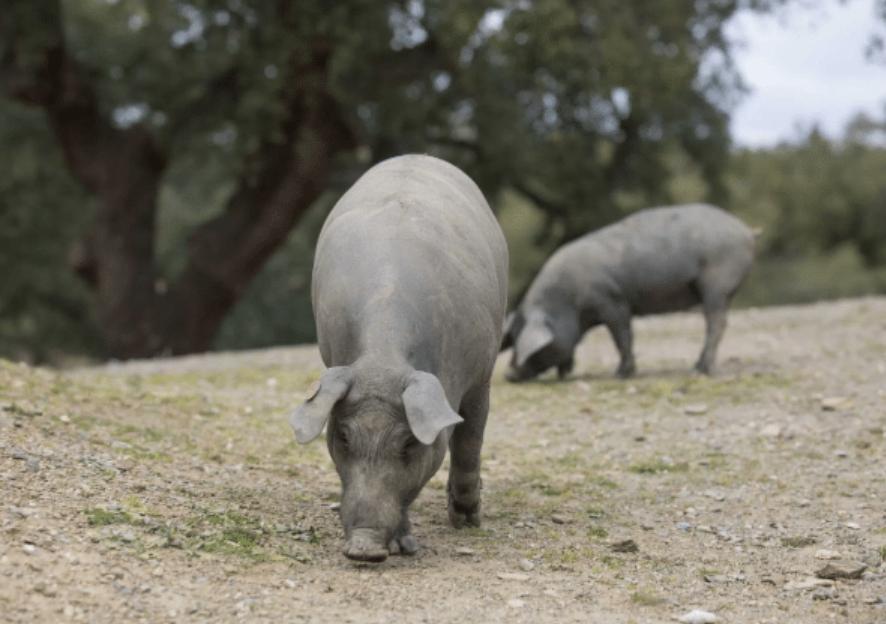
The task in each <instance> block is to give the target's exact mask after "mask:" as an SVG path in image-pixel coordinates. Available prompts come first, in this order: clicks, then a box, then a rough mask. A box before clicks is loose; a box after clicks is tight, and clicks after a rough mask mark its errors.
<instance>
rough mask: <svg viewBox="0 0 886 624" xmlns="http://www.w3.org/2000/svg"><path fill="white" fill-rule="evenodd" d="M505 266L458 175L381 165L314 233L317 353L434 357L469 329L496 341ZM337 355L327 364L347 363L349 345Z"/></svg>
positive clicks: (467, 182)
mask: <svg viewBox="0 0 886 624" xmlns="http://www.w3.org/2000/svg"><path fill="white" fill-rule="evenodd" d="M507 262H508V255H507V245H506V243H505V239H504V235H503V234H502V232H501V228H500V227H499V225H498V222H497V221H496V219H495V217H494V215H493V214H492V211H491V210H490V208H489V205H488V204H487V203H486V200H485V199H484V197H483V194H482V192H481V191H480V189H479V188H477V186H476V184H474V182H473V181H472V180H471V179H470V178H469V177H468V176H467V175H465V174H464V173H463V172H462V171H461V170H459V169H458V168H456V167H454V166H452V165H450V164H449V163H446V162H444V161H442V160H439V159H437V158H433V157H430V156H420V155H408V156H400V157H396V158H392V159H389V160H386V161H384V162H382V163H379V164H378V165H376V166H375V167H373V168H372V169H370V170H369V171H367V172H366V173H365V174H364V175H363V176H362V177H361V178H360V179H359V180H358V181H357V182H356V183H355V184H354V186H352V187H351V188H350V189H349V190H348V192H347V193H345V194H344V195H343V196H342V198H341V199H340V200H339V202H338V203H337V204H336V206H335V207H334V208H333V210H332V212H331V213H330V215H329V217H328V219H327V221H326V223H325V224H324V226H323V230H322V231H321V233H320V238H319V240H318V243H317V250H316V254H315V262H314V272H313V284H312V298H313V301H314V308H315V317H316V320H317V329H318V334H319V339H320V342H321V350H324V345H323V343H324V342H328V341H339V342H340V341H342V340H345V341H347V340H349V339H350V340H351V341H352V342H353V339H354V338H355V336H354V334H355V333H358V334H361V335H360V336H359V337H357V338H359V340H361V341H362V342H363V343H364V344H363V346H367V345H366V344H365V343H366V342H367V341H369V342H371V341H372V340H377V341H379V342H385V343H388V344H400V345H401V346H402V347H403V348H404V349H407V350H410V351H423V350H424V351H426V350H427V349H437V350H438V351H439V349H440V348H441V347H440V343H441V340H443V341H445V339H449V341H450V344H453V341H454V340H455V339H456V338H460V337H462V336H463V335H464V334H465V333H470V332H472V331H476V330H475V329H471V327H470V324H471V323H474V324H475V325H479V326H481V327H484V328H485V329H486V330H488V331H492V332H493V334H494V332H495V331H500V329H495V328H496V327H497V326H500V324H501V318H502V317H503V315H504V310H505V305H506V297H507ZM374 318H377V319H378V320H377V321H375V322H373V321H372V319H374ZM367 332H368V335H367ZM385 334H387V335H385ZM348 337H350V338H348ZM469 338H470V337H469ZM490 340H491V341H494V339H492V338H491V339H490ZM481 342H482V340H481ZM424 343H427V344H424ZM432 343H433V344H432ZM333 346H334V345H333ZM369 347H370V348H372V347H380V345H369ZM461 348H462V347H455V346H453V350H457V349H461ZM334 350H335V349H332V348H330V349H329V351H330V356H332V353H331V352H332V351H334ZM342 350H343V352H347V354H345V355H342V357H332V359H333V360H338V359H342V358H344V359H348V358H349V357H352V356H353V353H352V345H347V346H344V347H343V348H342ZM468 350H470V349H468ZM444 355H445V354H440V353H439V352H438V353H437V357H442V356H444ZM336 363H337V362H336Z"/></svg>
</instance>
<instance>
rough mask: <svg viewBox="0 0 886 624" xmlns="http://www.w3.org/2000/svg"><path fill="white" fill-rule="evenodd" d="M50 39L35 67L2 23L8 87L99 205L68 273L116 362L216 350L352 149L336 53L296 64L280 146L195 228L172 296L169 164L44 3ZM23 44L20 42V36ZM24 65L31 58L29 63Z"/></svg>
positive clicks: (48, 0)
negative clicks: (120, 117)
mask: <svg viewBox="0 0 886 624" xmlns="http://www.w3.org/2000/svg"><path fill="white" fill-rule="evenodd" d="M39 10H40V11H42V12H43V15H44V17H45V19H44V21H43V23H44V25H45V26H46V27H47V32H48V34H49V36H47V37H46V38H45V39H43V40H42V45H43V48H41V49H40V50H39V52H40V54H39V55H38V58H40V59H41V61H40V62H38V63H36V64H35V63H33V61H32V59H33V58H34V55H33V52H34V50H33V49H30V50H28V52H29V54H22V55H19V54H18V52H19V49H18V46H21V47H22V48H25V47H27V44H26V43H22V41H17V40H16V36H21V35H22V33H19V32H16V30H15V27H14V26H15V18H16V16H15V15H12V20H11V21H7V20H6V19H4V16H3V15H0V32H10V31H11V33H12V43H11V44H6V46H5V48H3V49H0V84H2V88H3V90H4V91H6V92H7V93H8V94H9V95H10V96H12V97H14V98H16V99H18V100H20V101H22V102H25V103H27V104H31V105H35V106H39V107H41V108H42V109H43V110H44V111H45V112H46V114H47V118H48V119H49V122H50V126H51V128H52V130H53V132H54V133H55V135H56V137H57V140H58V142H59V145H60V146H61V148H62V150H63V152H64V156H65V160H66V162H67V164H68V167H69V169H70V170H71V172H72V174H73V175H74V176H75V177H76V178H77V179H78V180H80V182H81V183H82V184H83V185H84V186H85V187H86V188H87V189H88V190H89V191H91V192H92V193H93V194H94V195H95V196H96V197H97V199H98V210H97V214H96V218H95V221H94V223H93V225H92V227H91V228H90V231H89V232H88V233H87V234H86V235H85V236H84V237H83V238H82V240H80V241H79V242H78V243H77V244H76V246H75V247H74V249H73V250H72V253H71V265H72V268H73V269H74V270H75V271H76V272H77V273H78V274H79V275H80V276H81V277H83V278H84V279H85V280H86V281H87V282H88V283H89V284H90V285H91V286H92V287H93V288H94V289H95V293H96V299H95V301H96V310H97V316H98V321H99V330H100V331H101V333H102V335H103V336H104V338H105V342H106V348H107V351H108V353H109V355H111V356H113V357H117V358H135V357H150V356H154V355H161V354H169V353H172V354H180V353H191V352H196V351H203V350H206V349H208V348H209V347H210V346H211V344H212V340H213V337H214V336H215V334H216V333H217V331H218V329H219V326H220V325H221V323H222V321H223V319H224V318H225V316H226V315H227V313H228V312H229V311H230V309H231V307H232V306H233V305H234V304H235V303H236V301H237V300H238V299H239V298H240V296H241V295H242V294H243V292H244V290H245V289H246V287H247V285H248V284H249V282H250V281H251V280H252V278H253V277H254V276H255V274H256V273H257V272H258V271H259V270H260V269H261V267H262V266H263V264H264V262H265V261H266V260H267V259H268V257H269V256H270V255H271V254H272V253H273V252H274V251H275V250H276V249H277V248H278V247H279V246H280V245H281V244H282V243H283V242H284V241H285V240H286V237H287V236H288V234H289V232H290V231H291V230H292V228H293V227H294V226H295V224H296V223H297V222H298V220H299V218H300V217H301V216H302V215H303V214H304V213H305V212H306V211H307V210H308V208H309V207H310V206H311V204H312V203H313V202H314V200H315V199H316V198H317V197H318V196H319V194H320V193H321V192H322V190H323V189H324V188H325V186H326V182H327V179H328V176H329V172H330V167H331V163H332V159H333V157H334V156H335V154H336V153H337V152H340V151H342V150H344V149H348V148H350V147H352V146H353V136H352V134H351V133H350V131H349V129H348V128H347V126H346V124H345V123H344V122H343V121H342V116H341V114H340V112H339V110H338V106H337V103H336V102H335V100H334V98H333V97H332V96H331V95H330V94H329V93H328V91H327V89H326V74H327V64H328V56H329V52H328V50H326V49H324V48H322V47H318V48H317V49H316V50H314V52H313V54H311V55H309V58H308V59H307V60H305V59H304V58H303V57H295V56H294V57H293V61H292V67H290V71H291V73H292V76H291V80H290V81H289V84H290V85H292V86H291V87H290V88H289V90H288V91H287V92H286V93H284V94H283V95H282V97H283V104H284V106H285V110H286V111H287V113H286V119H285V122H284V124H283V128H282V139H280V140H277V141H271V140H267V141H265V142H264V143H263V144H262V145H261V146H260V148H259V149H258V150H257V152H256V153H255V154H254V155H253V156H252V157H251V159H250V160H249V162H248V163H247V165H248V166H247V167H246V169H248V170H249V173H248V174H244V175H243V176H242V178H241V180H240V183H239V185H238V187H237V190H236V191H235V192H234V194H233V195H232V197H231V199H230V201H229V202H228V205H227V208H226V210H225V212H224V213H223V214H221V215H219V216H218V217H216V218H214V219H212V220H210V221H208V222H207V223H205V224H203V225H202V226H200V227H198V228H197V230H196V231H195V232H194V234H193V235H192V237H191V239H190V242H189V248H188V262H187V264H186V266H185V268H184V270H183V271H182V273H181V275H180V276H178V278H177V279H176V280H175V281H174V283H173V284H172V285H171V287H169V288H168V289H160V288H158V285H157V283H156V272H155V264H154V242H155V240H154V239H155V227H156V224H155V220H156V214H157V200H158V195H159V189H160V184H161V181H162V177H163V174H164V171H165V170H166V156H165V154H164V153H163V152H162V150H161V149H160V148H159V147H158V145H157V144H156V142H155V140H154V138H153V137H152V136H151V134H150V133H149V132H148V131H147V129H146V128H144V127H141V126H135V127H132V128H128V129H120V128H117V127H115V126H114V125H113V124H112V123H111V122H110V121H109V120H108V119H106V118H105V117H104V116H103V115H102V112H101V108H100V106H99V105H98V102H97V96H96V91H95V88H94V86H93V84H92V83H91V82H90V81H89V80H88V79H87V77H86V75H85V72H83V71H82V70H81V68H79V67H78V66H77V63H76V61H75V60H74V59H73V58H72V57H71V56H70V55H69V54H68V53H67V50H66V49H65V46H64V39H63V36H62V29H61V13H60V9H59V4H58V2H57V0H45V2H44V3H43V4H41V5H40V6H39ZM22 39H24V37H22ZM19 56H25V57H28V58H29V59H30V60H29V63H30V64H29V65H27V66H24V65H25V64H24V63H22V62H20V59H19Z"/></svg>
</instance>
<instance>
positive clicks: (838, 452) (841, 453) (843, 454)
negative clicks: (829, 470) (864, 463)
mask: <svg viewBox="0 0 886 624" xmlns="http://www.w3.org/2000/svg"><path fill="white" fill-rule="evenodd" d="M834 455H836V456H837V457H849V453H848V452H846V451H844V450H843V449H837V450H836V451H834Z"/></svg>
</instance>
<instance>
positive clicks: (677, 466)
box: [628, 459, 689, 474]
mask: <svg viewBox="0 0 886 624" xmlns="http://www.w3.org/2000/svg"><path fill="white" fill-rule="evenodd" d="M628 470H629V471H630V472H635V473H637V474H660V473H663V472H688V471H689V462H678V463H671V462H666V461H664V460H663V459H648V460H644V461H639V462H636V463H633V464H631V465H630V466H628Z"/></svg>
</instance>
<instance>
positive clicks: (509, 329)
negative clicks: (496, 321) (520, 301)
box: [499, 310, 518, 351]
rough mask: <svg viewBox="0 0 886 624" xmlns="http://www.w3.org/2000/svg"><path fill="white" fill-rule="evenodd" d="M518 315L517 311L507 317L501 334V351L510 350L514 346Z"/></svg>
mask: <svg viewBox="0 0 886 624" xmlns="http://www.w3.org/2000/svg"><path fill="white" fill-rule="evenodd" d="M517 314H518V313H517V311H516V310H514V311H513V312H511V313H509V314H508V315H507V316H506V317H505V324H504V329H502V332H501V349H499V351H504V350H506V349H510V348H511V346H512V345H513V344H514V330H515V329H516V327H517Z"/></svg>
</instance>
